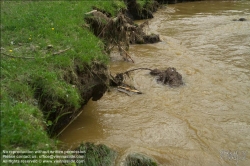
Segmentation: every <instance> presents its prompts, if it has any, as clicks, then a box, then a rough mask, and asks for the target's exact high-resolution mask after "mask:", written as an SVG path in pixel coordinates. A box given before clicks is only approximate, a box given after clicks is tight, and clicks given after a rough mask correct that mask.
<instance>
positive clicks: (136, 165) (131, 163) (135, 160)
mask: <svg viewBox="0 0 250 166" xmlns="http://www.w3.org/2000/svg"><path fill="white" fill-rule="evenodd" d="M142 165H143V166H144V165H145V166H157V164H156V162H155V161H153V160H152V159H151V158H149V157H147V156H145V155H143V154H139V153H135V154H129V155H128V156H127V157H126V161H125V166H142Z"/></svg>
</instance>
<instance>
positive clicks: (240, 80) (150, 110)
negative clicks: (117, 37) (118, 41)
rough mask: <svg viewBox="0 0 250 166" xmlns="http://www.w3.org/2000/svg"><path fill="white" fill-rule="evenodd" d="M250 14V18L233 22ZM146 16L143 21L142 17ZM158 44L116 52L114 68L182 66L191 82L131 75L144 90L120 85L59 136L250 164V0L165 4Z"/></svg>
mask: <svg viewBox="0 0 250 166" xmlns="http://www.w3.org/2000/svg"><path fill="white" fill-rule="evenodd" d="M243 17H244V18H246V19H247V21H232V20H233V19H239V18H243ZM141 22H143V21H140V22H139V23H141ZM145 30H146V32H147V33H149V34H150V33H155V34H160V38H161V42H159V43H156V44H145V45H132V46H130V50H129V54H130V56H131V57H132V58H133V59H134V61H135V63H128V62H124V61H122V60H121V57H120V56H119V55H118V54H116V53H113V54H112V56H111V58H112V62H111V64H110V71H111V73H113V74H115V73H118V72H124V71H126V70H129V69H133V68H138V67H147V68H151V69H155V68H158V69H166V68H168V67H175V68H176V70H177V71H178V72H179V73H180V74H181V75H182V77H183V81H184V82H185V85H183V86H181V87H178V88H171V87H169V86H166V85H162V84H159V83H158V82H157V81H156V79H155V78H154V77H152V76H151V75H150V74H149V72H148V71H135V72H133V73H132V74H131V77H130V78H127V83H129V84H132V85H133V86H135V87H136V88H137V89H139V90H140V91H141V92H142V93H143V94H140V95H139V94H133V95H132V96H128V95H126V94H124V93H121V92H118V91H117V90H116V89H115V88H114V89H112V88H111V90H110V92H107V93H106V94H105V95H104V96H103V97H102V99H101V100H99V101H97V102H93V101H89V102H88V104H87V106H86V107H85V108H84V111H83V113H82V114H81V115H80V116H79V117H78V118H77V119H76V120H75V121H74V122H73V123H72V124H71V125H70V126H68V127H67V129H66V130H64V132H63V133H62V134H61V135H60V136H59V139H60V140H61V141H62V142H63V143H65V144H66V146H67V147H68V148H74V147H76V146H77V145H79V143H81V142H86V141H90V142H95V143H104V144H106V145H108V146H110V147H111V148H113V149H115V150H116V151H117V152H118V154H119V155H118V158H117V165H122V164H120V163H122V161H123V160H124V157H125V156H126V155H127V154H129V153H134V152H138V153H143V154H146V155H148V156H150V157H152V158H154V159H155V160H157V162H158V163H159V165H162V166H165V165H171V166H174V165H180V166H183V165H185V166H196V165H197V166H198V165H203V166H211V165H213V166H217V165H218V166H224V165H241V166H248V165H249V164H250V1H230V2H221V1H202V2H189V3H178V4H173V5H168V6H163V7H162V8H161V9H159V10H158V11H157V12H156V13H155V14H154V18H153V19H150V20H149V25H148V26H147V27H146V29H145Z"/></svg>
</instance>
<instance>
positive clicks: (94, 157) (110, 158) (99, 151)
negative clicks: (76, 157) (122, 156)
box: [77, 142, 117, 166]
mask: <svg viewBox="0 0 250 166" xmlns="http://www.w3.org/2000/svg"><path fill="white" fill-rule="evenodd" d="M78 150H79V151H82V152H84V153H83V156H84V162H83V163H81V164H77V165H78V166H100V165H102V166H112V165H114V162H115V158H116V155H117V154H116V152H115V151H114V150H112V149H110V148H108V147H107V146H105V145H103V144H99V145H94V144H93V143H89V142H87V143H82V144H81V145H80V146H79V147H78Z"/></svg>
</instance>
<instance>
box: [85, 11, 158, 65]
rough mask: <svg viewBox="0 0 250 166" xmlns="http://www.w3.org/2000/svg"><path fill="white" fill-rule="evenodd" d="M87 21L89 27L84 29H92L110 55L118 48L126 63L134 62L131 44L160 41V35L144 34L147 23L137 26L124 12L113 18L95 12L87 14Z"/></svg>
mask: <svg viewBox="0 0 250 166" xmlns="http://www.w3.org/2000/svg"><path fill="white" fill-rule="evenodd" d="M85 20H86V22H87V23H88V24H89V25H88V26H87V25H84V27H90V29H92V31H93V32H94V34H95V35H96V36H97V37H99V38H101V39H103V40H104V43H105V51H106V52H107V53H110V51H112V49H114V48H118V51H119V53H120V55H121V56H122V57H123V59H124V60H126V61H132V62H134V60H133V59H132V57H131V56H130V55H129V54H128V52H127V51H128V49H129V45H130V44H144V43H156V42H159V41H160V38H159V35H155V34H151V35H147V34H146V33H144V32H143V27H144V26H146V25H148V22H147V21H146V22H145V23H143V24H141V25H139V26H137V25H135V24H134V22H133V21H132V20H131V19H130V18H129V17H127V16H126V15H125V14H124V13H122V12H120V13H119V14H118V15H117V17H114V18H111V17H110V15H107V14H105V13H102V12H101V11H99V10H93V11H91V12H88V13H85Z"/></svg>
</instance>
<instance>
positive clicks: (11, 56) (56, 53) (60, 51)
mask: <svg viewBox="0 0 250 166" xmlns="http://www.w3.org/2000/svg"><path fill="white" fill-rule="evenodd" d="M69 49H70V48H67V49H65V50H59V51H58V52H54V53H53V54H52V55H53V56H54V55H59V54H61V53H63V52H65V51H67V50H69ZM1 54H3V55H5V56H8V57H10V58H22V59H35V58H36V57H25V56H13V55H9V54H6V53H3V52H1ZM40 58H47V56H44V57H40Z"/></svg>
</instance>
